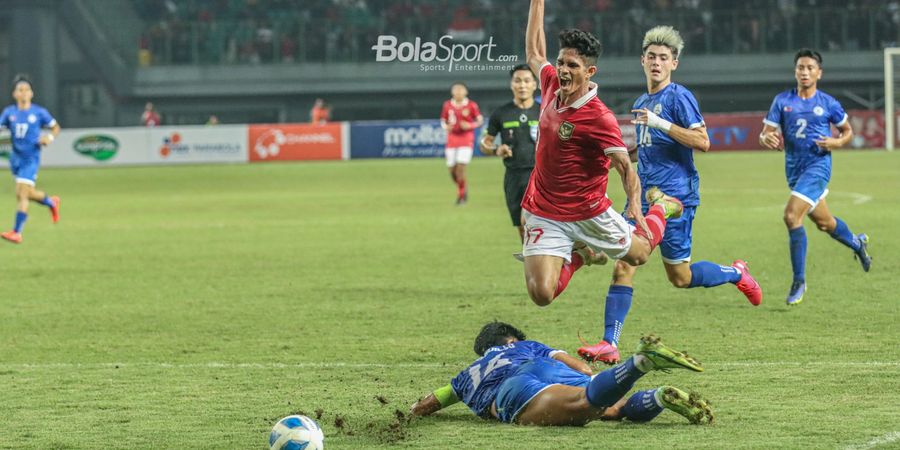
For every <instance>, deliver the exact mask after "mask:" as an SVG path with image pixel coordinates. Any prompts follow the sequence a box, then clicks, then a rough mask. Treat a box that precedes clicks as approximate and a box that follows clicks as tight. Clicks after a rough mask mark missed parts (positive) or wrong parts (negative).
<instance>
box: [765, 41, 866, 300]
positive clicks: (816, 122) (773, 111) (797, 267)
mask: <svg viewBox="0 0 900 450" xmlns="http://www.w3.org/2000/svg"><path fill="white" fill-rule="evenodd" d="M794 77H795V78H796V79H797V88H796V89H791V90H789V91H785V92H782V93H780V94H778V95H776V96H775V100H774V101H773V102H772V107H771V108H770V109H769V113H768V114H767V115H766V118H765V119H764V120H763V123H764V124H765V126H764V128H763V131H762V133H760V135H759V143H760V145H762V146H763V147H765V148H768V149H772V150H784V156H785V158H784V160H785V173H786V175H787V182H788V188H790V190H791V196H790V197H789V198H788V202H787V206H785V207H784V223H785V225H787V228H788V235H789V237H790V249H791V267H792V268H793V271H794V281H793V283H791V289H790V291H788V295H787V304H788V305H796V304H798V303H800V302H801V301H803V294H804V292H806V230H804V229H803V217H804V216H809V218H810V219H812V221H813V222H815V224H816V227H818V228H819V230H821V231H824V232H826V233H828V234H829V235H830V236H831V237H832V238H834V240H836V241H838V242H840V243H842V244H844V245H846V246H847V247H849V248H850V250H852V251H853V254H854V257H855V258H856V259H858V260H859V262H860V263H861V264H862V269H863V271H865V272H868V271H869V268H870V267H871V265H872V257H871V256H869V252H868V249H867V246H868V243H869V237H868V236H866V235H865V234H863V233H861V234H854V233H853V232H851V231H850V227H848V226H847V224H846V223H845V222H844V221H843V220H841V219H840V218H838V217H835V216H833V215H831V211H829V210H828V204H827V203H826V202H825V196H826V195H828V180H829V179H830V178H831V151H832V150H834V149H836V148H841V147H843V146H845V145H847V143H848V142H850V139H852V138H853V130H852V129H851V128H850V122H849V120H847V114H846V113H845V112H844V108H842V107H841V104H840V103H838V101H837V100H835V99H834V97H832V96H830V95H828V94H826V93H824V92H822V91H820V90H818V88H817V83H818V81H819V79H820V78H822V55H820V54H819V52H817V51H814V50H810V49H806V48H804V49H801V50H800V51H798V52H797V54H796V55H795V56H794ZM832 124H833V125H834V126H835V127H836V128H837V129H838V131H839V132H840V135H839V136H838V137H833V136H832V132H831V125H832Z"/></svg>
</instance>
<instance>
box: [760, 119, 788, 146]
mask: <svg viewBox="0 0 900 450" xmlns="http://www.w3.org/2000/svg"><path fill="white" fill-rule="evenodd" d="M778 134H779V133H778V128H775V127H773V126H772V125H765V126H764V127H763V130H762V133H759V145H762V146H763V148H767V149H769V150H782V147H781V138H780V137H779V135H778Z"/></svg>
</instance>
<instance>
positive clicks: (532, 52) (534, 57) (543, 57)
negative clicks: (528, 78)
mask: <svg viewBox="0 0 900 450" xmlns="http://www.w3.org/2000/svg"><path fill="white" fill-rule="evenodd" d="M525 61H527V62H528V66H529V67H531V71H532V72H534V73H536V74H540V73H541V67H542V66H543V65H544V64H545V63H546V62H547V38H546V36H544V0H531V8H530V9H529V10H528V28H526V29H525Z"/></svg>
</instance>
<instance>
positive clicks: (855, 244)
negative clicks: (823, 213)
mask: <svg viewBox="0 0 900 450" xmlns="http://www.w3.org/2000/svg"><path fill="white" fill-rule="evenodd" d="M834 220H835V222H837V226H836V227H835V228H834V231H833V232H832V233H831V237H832V238H834V240H836V241H838V242H840V243H841V244H844V245H846V246H847V247H850V248H851V249H853V251H854V252H855V251H859V239H857V238H856V235H854V234H853V233H852V232H850V227H848V226H847V224H846V223H845V222H844V221H843V220H841V219H840V218H838V217H835V218H834Z"/></svg>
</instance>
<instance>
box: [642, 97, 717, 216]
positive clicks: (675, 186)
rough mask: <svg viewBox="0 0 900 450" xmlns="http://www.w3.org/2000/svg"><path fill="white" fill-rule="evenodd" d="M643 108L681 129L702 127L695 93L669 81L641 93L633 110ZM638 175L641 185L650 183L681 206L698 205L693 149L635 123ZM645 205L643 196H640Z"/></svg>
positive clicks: (647, 186) (697, 177) (649, 185)
mask: <svg viewBox="0 0 900 450" xmlns="http://www.w3.org/2000/svg"><path fill="white" fill-rule="evenodd" d="M641 108H646V109H648V110H650V111H653V113H654V114H656V115H657V116H659V117H662V118H663V119H666V120H668V121H669V122H672V123H673V124H675V125H678V126H679V127H682V128H687V129H694V128H699V127H702V126H705V123H704V122H703V116H702V115H701V114H700V106H699V105H697V99H695V98H694V94H691V91H689V90H687V88H685V87H684V86H682V85H680V84H677V83H671V84H669V85H668V86H666V87H665V88H663V90H661V91H659V92H657V93H655V94H644V95H642V96H640V97H639V98H638V99H637V100H636V101H635V102H634V108H633V109H641ZM636 128H637V129H636V130H635V131H636V132H637V137H638V177H640V179H641V187H642V188H643V189H644V190H647V189H649V188H651V187H653V186H657V187H659V188H660V189H662V191H663V192H665V193H666V194H667V195H671V196H673V197H675V198H677V199H679V200H681V203H683V204H684V206H697V205H699V204H700V175H699V174H698V173H697V168H696V167H694V150H693V149H691V148H690V147H686V146H684V145H682V144H681V143H679V142H678V141H676V140H675V139H672V138H671V137H670V136H669V135H668V134H666V132H665V131H662V130H657V129H655V128H650V127H648V126H646V125H637V127H636ZM642 202H644V203H645V204H644V206H645V207H646V206H647V205H646V199H642Z"/></svg>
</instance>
